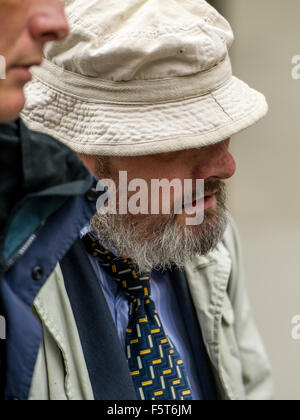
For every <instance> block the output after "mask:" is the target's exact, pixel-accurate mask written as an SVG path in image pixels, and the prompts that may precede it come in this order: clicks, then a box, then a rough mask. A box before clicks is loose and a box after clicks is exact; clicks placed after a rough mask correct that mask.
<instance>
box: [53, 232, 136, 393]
mask: <svg viewBox="0 0 300 420" xmlns="http://www.w3.org/2000/svg"><path fill="white" fill-rule="evenodd" d="M61 269H62V272H63V276H64V281H65V286H66V290H67V293H68V296H69V299H70V303H71V306H72V309H73V313H74V317H75V321H76V324H77V328H78V332H79V336H80V340H81V345H82V348H83V353H84V357H85V361H86V365H87V369H88V372H89V377H90V380H91V385H92V388H93V392H94V397H95V399H96V400H136V399H137V397H136V392H135V389H134V386H133V382H132V380H131V377H130V374H129V370H128V366H127V361H126V358H125V355H124V352H123V349H122V347H121V343H120V340H119V337H118V334H117V330H116V327H115V324H114V322H113V320H112V317H111V314H110V311H109V308H108V306H107V303H106V300H105V297H104V294H103V292H102V289H101V287H100V284H99V281H98V279H97V277H96V274H95V272H94V270H93V267H92V266H91V264H90V261H89V258H88V256H87V254H86V251H85V249H84V247H83V245H82V243H81V241H80V240H78V241H77V243H76V244H75V245H74V246H73V247H72V248H71V250H70V251H69V253H68V254H67V255H66V257H65V258H64V259H63V261H62V262H61Z"/></svg>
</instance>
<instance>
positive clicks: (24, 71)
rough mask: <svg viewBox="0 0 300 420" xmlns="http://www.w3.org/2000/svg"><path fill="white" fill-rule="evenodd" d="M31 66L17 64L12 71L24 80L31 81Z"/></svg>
mask: <svg viewBox="0 0 300 420" xmlns="http://www.w3.org/2000/svg"><path fill="white" fill-rule="evenodd" d="M29 69H30V67H29V66H17V67H13V68H12V69H11V70H10V72H11V73H13V74H14V75H16V76H17V77H18V79H19V80H22V82H25V83H26V82H30V81H31V80H32V74H31V73H30V70H29Z"/></svg>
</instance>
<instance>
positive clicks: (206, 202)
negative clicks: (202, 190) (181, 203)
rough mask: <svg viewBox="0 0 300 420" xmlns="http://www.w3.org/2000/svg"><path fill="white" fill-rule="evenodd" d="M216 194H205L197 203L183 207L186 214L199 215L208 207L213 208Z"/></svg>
mask: <svg viewBox="0 0 300 420" xmlns="http://www.w3.org/2000/svg"><path fill="white" fill-rule="evenodd" d="M216 200H217V198H216V193H210V194H205V196H204V199H203V197H202V198H200V199H199V200H197V201H194V202H193V203H192V204H188V205H186V206H185V207H184V209H185V210H186V211H187V212H189V213H190V212H194V213H199V212H201V211H203V210H206V209H208V208H210V207H213V206H214V205H215V203H216Z"/></svg>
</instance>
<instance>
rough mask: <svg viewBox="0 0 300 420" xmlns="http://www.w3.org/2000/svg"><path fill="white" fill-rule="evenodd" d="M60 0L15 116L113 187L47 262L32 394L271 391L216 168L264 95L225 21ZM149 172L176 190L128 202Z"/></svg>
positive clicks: (228, 168)
mask: <svg viewBox="0 0 300 420" xmlns="http://www.w3.org/2000/svg"><path fill="white" fill-rule="evenodd" d="M66 5H67V7H66V13H67V15H68V17H69V22H70V26H71V34H70V36H69V37H68V38H67V39H66V40H65V41H63V42H61V43H60V44H57V43H53V44H52V45H50V46H48V47H47V48H46V49H45V61H44V64H43V66H42V68H40V69H36V71H35V72H34V76H35V77H34V79H33V82H32V83H31V84H30V85H29V86H28V88H27V107H26V109H25V111H24V112H23V117H24V119H25V120H26V122H27V123H28V124H29V125H30V127H31V128H34V129H38V130H41V131H44V132H45V133H48V134H51V135H53V136H55V137H56V138H58V139H59V140H61V141H62V142H64V143H65V144H67V145H69V146H70V147H71V148H72V149H73V150H74V151H76V152H77V153H78V154H79V156H80V157H81V158H82V160H83V161H84V162H85V164H86V166H87V167H88V168H89V169H90V170H91V171H92V172H93V173H94V174H95V175H96V176H97V177H98V178H99V179H100V180H101V181H102V183H104V184H105V182H104V180H105V179H110V180H111V181H114V184H115V186H116V188H115V190H116V191H117V192H119V193H120V194H119V197H122V200H121V199H120V200H117V202H116V210H117V211H116V212H110V211H104V210H103V209H102V210H101V209H100V211H99V212H98V214H96V215H95V216H94V217H93V218H92V220H91V223H90V225H89V226H86V228H85V229H84V230H82V232H81V233H82V240H81V241H79V242H78V243H77V244H76V246H73V248H72V249H71V251H69V252H68V254H67V256H66V257H65V258H64V259H63V261H62V262H61V264H60V267H59V269H58V270H57V271H56V274H55V275H56V280H55V281H56V283H57V287H56V289H55V290H54V286H53V288H52V289H50V288H48V290H47V289H46V290H44V291H43V293H42V294H40V296H39V297H38V301H37V304H36V310H37V312H38V314H39V317H40V319H41V321H42V323H43V325H44V328H45V336H44V337H45V338H44V345H43V348H41V351H40V354H39V359H38V363H37V366H36V371H35V376H34V379H33V385H32V392H31V397H32V398H43V399H44V398H47V397H49V395H51V396H52V397H53V398H58V397H61V396H65V397H66V398H72V395H73V394H72V390H74V389H76V395H77V396H78V395H80V393H81V396H82V398H95V399H117V400H118V399H135V398H138V399H141V400H144V399H150V400H151V399H165V400H171V399H173V400H177V399H178V400H180V399H198V400H216V399H232V400H234V399H269V398H271V397H272V380H271V374H270V367H269V363H268V359H267V356H266V354H265V351H264V348H263V346H262V344H261V339H260V337H259V335H258V333H257V330H256V327H255V325H254V321H253V318H252V315H251V311H250V308H249V303H248V299H247V294H246V291H245V286H244V279H243V271H242V266H241V256H240V248H239V242H238V236H237V232H236V229H235V227H234V224H233V221H232V220H231V218H230V216H229V215H228V212H227V211H226V199H225V197H226V194H225V191H226V189H225V183H224V181H225V180H226V179H228V178H230V177H231V176H232V175H233V174H234V172H235V161H234V159H233V157H232V155H231V154H230V151H229V147H230V138H231V136H232V135H234V134H235V133H237V132H239V131H240V130H242V129H245V128H247V127H249V126H250V125H252V124H254V123H255V122H256V121H258V120H259V119H260V118H261V117H263V116H264V115H265V114H266V112H267V104H266V101H265V98H264V97H263V95H261V94H260V93H258V92H256V91H255V90H253V89H251V88H249V86H247V85H246V84H245V83H243V82H242V81H240V80H238V79H237V78H235V77H233V76H232V70H231V65H230V59H229V55H228V50H229V47H230V45H231V43H232V40H233V35H232V31H231V28H230V25H229V24H228V22H227V21H226V20H225V19H224V18H223V17H221V16H220V15H219V14H218V12H217V11H216V10H215V9H213V8H212V7H211V6H210V5H208V3H207V2H205V1H203V0H197V1H196V0H181V1H178V0H166V1H163V2H162V1H154V0H147V1H145V0H143V1H142V0H137V1H135V2H132V1H131V0H130V1H129V0H125V1H122V2H115V1H112V0H111V1H105V2H104V1H103V0H89V1H86V0H85V1H84V2H83V1H81V0H71V1H70V0H68V1H67V2H66ZM103 10H105V13H103ZM124 173H125V174H126V176H127V185H124V183H120V182H119V181H118V180H119V179H120V174H124ZM155 179H158V180H167V181H168V182H170V183H171V182H173V181H174V180H177V181H178V182H179V184H181V185H185V181H187V180H191V184H190V185H191V191H189V193H190V194H189V196H190V197H191V199H190V202H188V203H187V205H183V203H184V201H185V200H184V198H185V194H186V193H187V192H184V194H179V193H178V191H177V190H176V189H175V188H172V189H170V191H169V194H167V195H166V193H165V192H164V190H163V189H160V190H159V194H158V197H157V203H156V204H157V205H156V209H158V211H155V212H152V213H154V214H151V210H150V209H149V205H148V206H146V205H144V206H140V207H141V208H142V207H143V210H141V211H130V209H131V207H132V206H131V205H130V204H132V202H133V201H134V192H135V188H134V185H137V184H138V182H137V181H140V180H142V181H143V183H142V184H141V185H142V186H143V187H142V188H141V190H143V191H140V193H141V195H140V197H141V200H142V199H147V200H146V201H147V202H148V204H149V202H150V201H151V200H152V199H153V190H152V188H151V186H152V185H153V180H155ZM197 180H203V181H204V190H203V192H202V194H200V195H199V194H197V188H196V185H197ZM101 185H102V184H101ZM111 185H112V184H111ZM129 185H130V186H131V187H130V188H129ZM125 190H126V191H125ZM108 192H111V193H113V190H111V191H110V188H108ZM124 194H125V196H126V195H127V198H126V200H125V206H124V199H123V197H124ZM166 202H167V203H166ZM178 203H181V210H182V211H181V212H177V211H175V209H177V210H178V207H180V206H179V205H178ZM165 204H169V207H170V212H169V214H165V212H164V211H163V210H162V208H163V206H164V205H165ZM185 204H186V203H185ZM140 205H141V203H140ZM124 207H125V208H124ZM137 207H139V206H137V205H136V206H135V210H136V208H137ZM191 210H194V212H195V213H197V214H198V215H199V214H201V212H202V211H203V210H204V218H203V220H202V223H200V224H195V225H190V224H189V223H187V220H188V217H189V216H190V213H191ZM66 278H72V282H70V281H66ZM63 287H66V289H67V292H68V296H69V299H70V300H71V305H72V309H73V311H74V310H75V309H76V316H75V318H76V319H75V321H76V325H75V323H73V324H72V327H70V329H69V330H68V331H69V332H68V336H67V337H66V329H65V326H61V322H58V323H57V325H56V324H55V323H54V320H57V319H58V316H57V315H56V314H58V313H60V314H61V316H63V315H62V314H63V313H64V311H63V307H64V306H65V305H68V300H67V301H66V300H65V299H66V296H65V295H64V294H63V295H61V290H62V288H63ZM62 296H63V297H62ZM49 317H50V319H49ZM63 319H64V316H63ZM66 323H67V321H66ZM66 323H65V324H66ZM78 336H79V338H80V340H78V339H77V338H78ZM73 337H76V339H74V345H73V340H72V338H73ZM62 355H63V357H61V356H62ZM53 372H55V374H54V373H53ZM57 372H60V379H58V378H59V375H57ZM63 372H67V376H64V375H63Z"/></svg>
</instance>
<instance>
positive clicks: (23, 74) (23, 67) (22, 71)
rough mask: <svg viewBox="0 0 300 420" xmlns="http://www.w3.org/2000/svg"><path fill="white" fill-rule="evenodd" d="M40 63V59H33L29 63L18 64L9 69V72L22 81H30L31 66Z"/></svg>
mask: <svg viewBox="0 0 300 420" xmlns="http://www.w3.org/2000/svg"><path fill="white" fill-rule="evenodd" d="M41 64H42V61H41V60H36V61H33V62H32V63H30V64H19V65H16V66H14V67H12V68H11V69H10V72H12V73H14V74H15V75H17V77H18V78H19V79H21V80H22V81H24V82H30V81H31V80H32V74H31V72H30V69H31V67H33V66H40V65H41Z"/></svg>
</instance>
